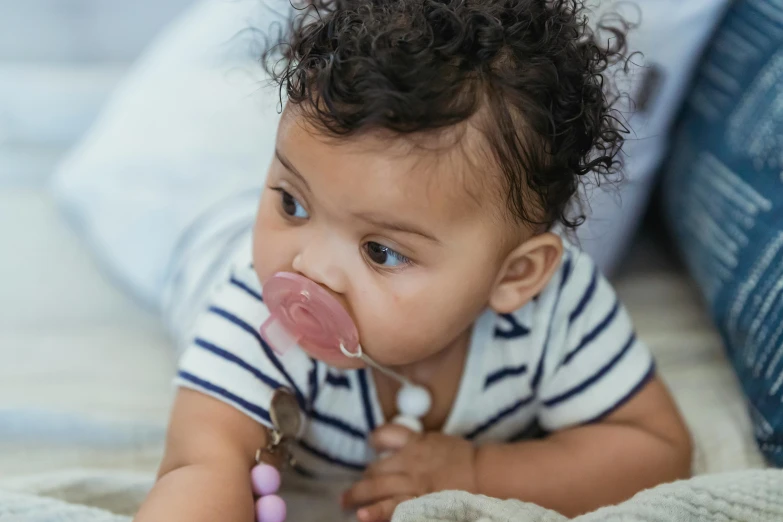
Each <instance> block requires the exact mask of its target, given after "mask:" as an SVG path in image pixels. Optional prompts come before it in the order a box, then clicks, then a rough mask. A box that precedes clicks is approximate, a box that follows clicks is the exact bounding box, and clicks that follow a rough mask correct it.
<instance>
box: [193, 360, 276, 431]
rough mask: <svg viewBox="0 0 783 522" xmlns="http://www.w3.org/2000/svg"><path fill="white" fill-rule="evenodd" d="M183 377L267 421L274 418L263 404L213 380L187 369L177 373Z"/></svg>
mask: <svg viewBox="0 0 783 522" xmlns="http://www.w3.org/2000/svg"><path fill="white" fill-rule="evenodd" d="M177 375H178V376H179V377H180V378H181V379H184V380H186V381H189V382H192V383H193V384H195V385H196V386H198V387H199V388H203V389H204V390H207V391H210V392H212V393H215V394H217V395H220V396H221V397H223V398H225V399H227V400H229V401H230V402H233V403H234V404H236V405H238V406H241V407H242V408H244V409H246V410H247V411H249V412H252V413H255V414H256V415H258V416H259V417H261V418H262V419H264V420H265V421H267V422H269V423H271V422H272V419H271V418H270V417H269V412H268V411H266V410H265V409H264V408H262V407H261V406H258V405H256V404H253V403H250V402H248V401H246V400H245V399H243V398H242V397H239V396H237V395H234V394H233V393H231V392H230V391H228V390H226V389H225V388H221V387H220V386H217V385H215V384H212V383H211V382H208V381H205V380H204V379H199V378H198V377H196V376H195V375H193V374H192V373H188V372H185V371H181V370H180V371H179V373H178V374H177Z"/></svg>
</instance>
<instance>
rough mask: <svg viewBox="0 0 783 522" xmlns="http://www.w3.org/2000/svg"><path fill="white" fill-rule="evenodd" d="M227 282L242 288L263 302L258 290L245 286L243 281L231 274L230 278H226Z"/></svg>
mask: <svg viewBox="0 0 783 522" xmlns="http://www.w3.org/2000/svg"><path fill="white" fill-rule="evenodd" d="M228 282H229V283H231V284H232V285H234V286H236V287H237V288H240V289H242V290H244V291H245V292H247V293H248V294H250V296H251V297H253V298H254V299H257V300H258V301H261V302H262V303H263V302H264V298H263V297H261V294H259V293H258V292H256V291H255V290H253V289H252V288H250V287H249V286H247V285H246V284H245V283H243V282H242V281H240V280H239V279H237V278H235V277H234V276H233V275H232V276H231V279H229V280H228Z"/></svg>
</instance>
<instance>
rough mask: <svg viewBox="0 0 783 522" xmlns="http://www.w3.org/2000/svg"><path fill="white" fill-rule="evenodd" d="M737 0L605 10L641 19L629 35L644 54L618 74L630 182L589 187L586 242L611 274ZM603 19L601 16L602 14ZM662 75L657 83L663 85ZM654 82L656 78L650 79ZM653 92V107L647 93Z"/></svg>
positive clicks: (642, 3)
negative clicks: (701, 63)
mask: <svg viewBox="0 0 783 522" xmlns="http://www.w3.org/2000/svg"><path fill="white" fill-rule="evenodd" d="M730 3H731V0H687V1H682V0H636V1H635V2H617V3H615V2H613V1H609V0H604V1H602V2H601V9H599V11H605V10H607V9H615V8H616V9H617V11H619V12H620V13H621V14H622V15H623V16H624V17H625V18H626V19H627V20H629V21H631V22H637V23H639V27H637V28H636V29H633V30H632V31H631V32H630V33H629V35H628V45H629V52H630V53H634V52H638V53H640V54H635V55H633V57H632V60H631V61H632V63H633V64H638V65H642V66H643V67H632V68H631V69H630V72H629V74H627V75H625V74H614V73H613V74H612V77H613V78H615V79H616V80H617V82H618V83H619V84H620V87H621V90H622V91H624V92H626V93H628V95H629V96H630V99H628V98H626V100H625V101H624V102H622V103H620V104H618V108H619V109H620V110H621V111H622V112H623V114H624V115H625V117H626V118H627V123H628V126H629V127H630V130H631V134H630V135H628V136H627V140H626V143H625V146H624V148H623V155H624V160H625V171H624V176H625V180H624V181H623V182H622V183H621V184H620V185H619V189H618V188H617V187H615V186H611V185H608V186H605V187H601V188H598V189H595V188H588V189H587V190H586V196H585V199H586V200H587V202H588V208H587V209H586V210H587V216H588V219H587V221H586V222H585V224H584V225H583V226H582V227H580V228H579V229H578V231H577V236H578V237H579V240H580V241H579V245H580V246H581V248H582V249H584V250H585V251H586V252H588V253H589V254H590V255H591V256H592V257H593V259H594V260H595V262H596V264H598V266H600V267H601V268H602V269H603V270H604V272H606V273H611V272H612V271H613V270H614V269H615V268H616V266H617V264H618V262H619V261H620V260H621V259H622V257H623V254H624V253H625V251H626V249H627V248H628V246H629V244H630V242H631V239H632V238H633V235H634V233H635V232H636V230H637V228H638V225H639V222H640V221H641V219H642V216H643V214H644V211H645V209H646V208H647V203H648V200H649V197H650V194H651V193H652V191H653V189H654V188H655V184H656V183H655V182H656V180H657V176H656V174H657V172H658V170H659V169H660V167H661V163H662V162H663V160H664V159H665V157H666V154H667V153H668V150H669V139H670V134H671V133H670V131H671V128H672V125H673V123H674V120H675V118H676V116H677V114H678V112H679V109H680V107H681V105H682V102H683V100H684V98H685V96H686V94H687V91H688V87H689V85H690V82H691V78H692V76H693V72H694V68H695V66H696V64H697V62H698V59H699V57H700V56H701V54H702V51H703V49H704V47H705V46H706V45H707V42H708V40H709V38H710V36H711V34H712V32H713V30H714V29H715V27H716V25H717V24H718V22H719V21H720V19H721V17H722V15H723V13H724V12H725V10H726V9H727V8H728V7H729V4H730ZM596 19H597V17H596ZM656 78H657V83H656ZM648 82H650V83H648ZM648 88H649V89H650V91H649V95H650V96H649V101H648V103H647V104H646V106H640V105H639V104H637V101H638V102H639V103H641V102H642V98H643V96H642V92H643V91H644V90H645V89H648Z"/></svg>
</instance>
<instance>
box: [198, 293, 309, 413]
mask: <svg viewBox="0 0 783 522" xmlns="http://www.w3.org/2000/svg"><path fill="white" fill-rule="evenodd" d="M209 311H210V312H212V313H213V314H216V315H219V316H220V317H222V318H223V319H225V320H227V321H229V322H231V323H233V324H235V325H236V326H238V327H239V328H241V329H242V330H244V331H246V332H247V333H249V334H250V335H252V336H253V337H254V338H255V340H256V341H258V344H260V345H261V348H262V349H263V350H264V353H265V354H266V357H267V359H269V361H270V362H271V363H272V365H274V367H275V368H276V369H277V371H279V372H280V374H281V375H282V376H283V377H285V380H286V381H288V383H289V384H290V385H291V388H293V390H294V393H295V394H296V399H297V402H299V407H300V408H302V409H303V410H304V409H306V408H305V397H304V395H303V394H302V392H301V390H300V389H299V387H298V386H297V385H296V383H295V382H294V380H293V379H292V378H291V376H290V375H289V374H288V372H287V371H286V369H285V368H284V367H283V365H282V364H281V363H280V360H278V358H277V356H275V353H274V352H273V351H272V348H270V347H269V345H268V344H266V341H264V340H263V339H262V338H261V334H260V333H258V332H257V331H256V330H255V329H254V328H253V327H252V326H250V325H249V324H247V323H246V322H244V321H243V320H242V319H240V318H239V317H237V316H235V315H233V314H231V313H229V312H227V311H226V310H223V309H222V308H218V307H216V306H210V307H209Z"/></svg>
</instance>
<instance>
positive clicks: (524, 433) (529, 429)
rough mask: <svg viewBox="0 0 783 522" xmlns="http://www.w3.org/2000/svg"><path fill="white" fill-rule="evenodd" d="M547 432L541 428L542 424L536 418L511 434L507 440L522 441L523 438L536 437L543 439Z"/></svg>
mask: <svg viewBox="0 0 783 522" xmlns="http://www.w3.org/2000/svg"><path fill="white" fill-rule="evenodd" d="M546 435H547V433H546V432H545V431H544V429H543V428H541V425H540V424H539V423H538V421H537V420H534V421H533V422H531V423H530V424H528V425H527V426H525V427H524V428H522V429H521V430H519V431H518V432H516V433H515V434H514V435H512V436H510V437H509V438H508V440H507V442H520V441H523V440H535V439H541V438H543V437H544V436H546Z"/></svg>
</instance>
